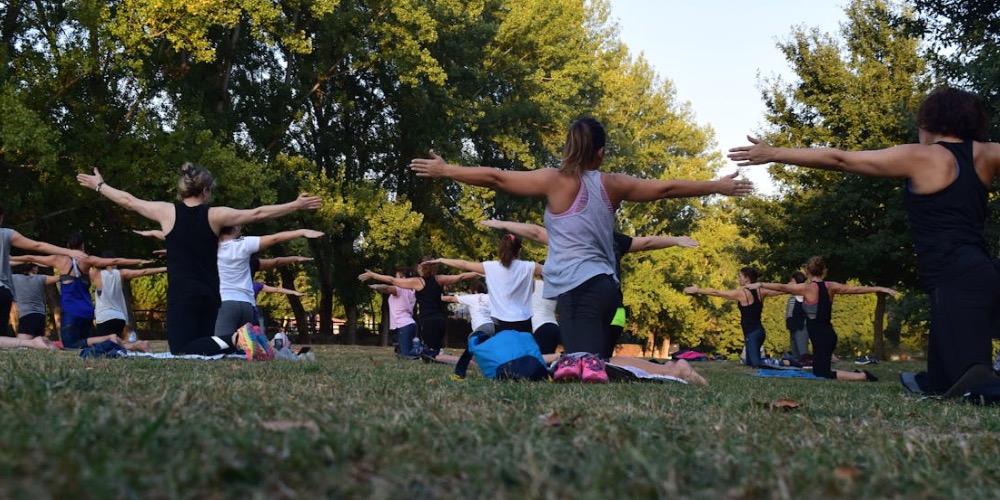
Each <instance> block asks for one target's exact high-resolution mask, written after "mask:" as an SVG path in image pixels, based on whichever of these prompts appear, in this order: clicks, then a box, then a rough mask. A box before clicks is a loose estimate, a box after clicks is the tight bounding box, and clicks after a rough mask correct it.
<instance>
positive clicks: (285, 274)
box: [277, 267, 312, 344]
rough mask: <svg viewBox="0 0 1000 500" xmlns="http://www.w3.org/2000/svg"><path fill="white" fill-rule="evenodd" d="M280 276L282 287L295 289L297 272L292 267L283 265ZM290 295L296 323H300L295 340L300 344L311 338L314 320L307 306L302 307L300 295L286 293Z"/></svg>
mask: <svg viewBox="0 0 1000 500" xmlns="http://www.w3.org/2000/svg"><path fill="white" fill-rule="evenodd" d="M277 271H278V276H279V277H280V278H281V286H282V288H288V289H290V290H294V289H295V273H294V272H293V271H292V269H289V268H287V267H281V268H278V269H277ZM286 297H288V304H289V305H290V306H292V314H293V315H295V324H296V325H299V335H298V338H296V339H295V342H297V343H299V344H307V343H308V340H309V334H311V333H312V320H311V318H310V317H309V314H308V313H307V312H306V308H304V307H302V301H301V300H299V298H298V297H295V296H293V295H286Z"/></svg>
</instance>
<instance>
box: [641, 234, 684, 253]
mask: <svg viewBox="0 0 1000 500" xmlns="http://www.w3.org/2000/svg"><path fill="white" fill-rule="evenodd" d="M699 245H700V243H698V242H697V241H695V240H693V239H691V238H690V237H688V236H640V237H638V238H632V245H631V246H629V247H628V252H629V253H632V252H647V251H650V250H660V249H663V248H670V247H681V248H694V247H696V246H699Z"/></svg>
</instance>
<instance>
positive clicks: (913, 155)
mask: <svg viewBox="0 0 1000 500" xmlns="http://www.w3.org/2000/svg"><path fill="white" fill-rule="evenodd" d="M747 140H748V141H750V145H749V146H740V147H736V148H732V149H730V150H729V159H730V160H733V161H736V162H740V163H739V166H741V167H742V166H750V165H763V164H765V163H772V162H775V163H785V164H788V165H799V166H803V167H809V168H819V169H823V170H838V171H841V172H851V173H855V174H861V175H870V176H874V177H912V176H913V174H914V173H915V172H916V169H917V168H919V167H920V166H921V165H926V164H927V162H928V161H929V160H930V159H931V158H932V157H933V152H934V151H933V149H932V148H928V147H927V146H924V145H921V144H906V145H903V146H895V147H891V148H887V149H876V150H872V151H842V150H840V149H836V148H776V147H773V146H770V145H768V144H767V143H766V142H764V141H762V140H760V139H757V138H755V137H750V136H747Z"/></svg>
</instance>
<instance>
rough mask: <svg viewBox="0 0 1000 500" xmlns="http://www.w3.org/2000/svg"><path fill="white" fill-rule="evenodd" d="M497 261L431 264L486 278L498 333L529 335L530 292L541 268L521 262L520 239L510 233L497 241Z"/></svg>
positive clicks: (444, 261) (442, 261)
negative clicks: (506, 331)
mask: <svg viewBox="0 0 1000 500" xmlns="http://www.w3.org/2000/svg"><path fill="white" fill-rule="evenodd" d="M499 250H500V252H499V253H500V260H498V261H497V260H491V261H487V262H469V261H466V260H459V259H436V260H433V261H432V262H435V263H440V264H444V265H446V266H451V267H457V268H459V269H464V270H466V271H472V272H475V273H480V274H483V275H485V276H486V287H487V288H488V289H489V291H490V293H489V297H490V316H491V317H492V318H493V324H494V325H495V326H496V330H497V331H503V330H517V331H519V332H529V333H530V332H531V290H532V285H533V278H534V277H535V275H539V276H540V275H541V274H542V266H541V265H540V264H536V263H534V262H528V261H524V260H520V257H521V240H520V239H518V237H517V236H514V235H513V234H505V235H503V237H501V238H500V249H499Z"/></svg>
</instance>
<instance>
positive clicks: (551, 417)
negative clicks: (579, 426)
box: [538, 410, 563, 427]
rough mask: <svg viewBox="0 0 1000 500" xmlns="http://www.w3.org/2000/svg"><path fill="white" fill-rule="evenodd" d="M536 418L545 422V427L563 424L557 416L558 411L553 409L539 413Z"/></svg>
mask: <svg viewBox="0 0 1000 500" xmlns="http://www.w3.org/2000/svg"><path fill="white" fill-rule="evenodd" d="M538 419H539V420H541V421H542V423H543V424H545V427H558V426H560V425H562V424H563V421H562V417H561V416H559V412H557V411H555V410H553V411H550V412H548V413H546V414H544V415H539V416H538Z"/></svg>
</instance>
